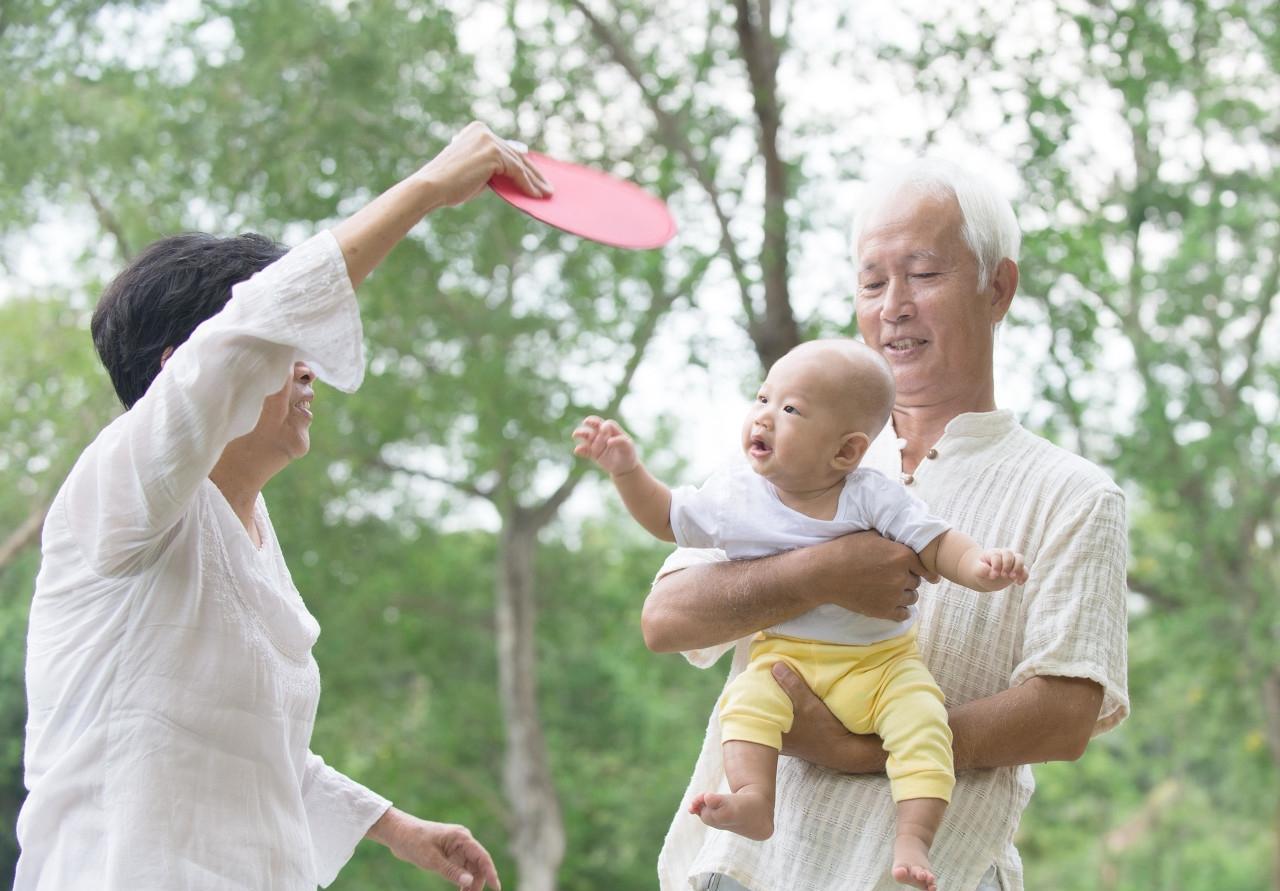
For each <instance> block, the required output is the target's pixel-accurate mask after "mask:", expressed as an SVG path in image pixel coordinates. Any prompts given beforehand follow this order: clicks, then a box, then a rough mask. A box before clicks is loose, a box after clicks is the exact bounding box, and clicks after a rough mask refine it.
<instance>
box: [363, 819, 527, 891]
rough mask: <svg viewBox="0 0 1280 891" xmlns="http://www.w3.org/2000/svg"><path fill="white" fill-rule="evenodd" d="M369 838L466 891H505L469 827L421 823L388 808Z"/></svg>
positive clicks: (370, 830)
mask: <svg viewBox="0 0 1280 891" xmlns="http://www.w3.org/2000/svg"><path fill="white" fill-rule="evenodd" d="M367 837H368V838H369V839H370V840H372V841H376V842H378V843H379V844H381V845H386V846H387V847H388V848H389V849H390V850H391V853H392V854H395V855H396V856H397V857H399V858H400V859H401V860H403V861H405V862H406V863H412V864H413V865H414V866H416V867H418V868H419V869H425V870H428V871H430V872H434V873H438V874H439V875H441V876H443V877H444V878H445V880H446V881H449V882H452V883H453V884H455V885H457V886H458V887H459V888H461V889H464V891H484V889H485V887H486V885H489V884H491V885H493V887H494V888H496V889H498V891H502V884H501V883H500V882H499V881H498V870H497V869H496V868H495V867H494V865H493V858H492V857H490V856H489V852H488V851H486V850H485V849H484V846H482V845H481V844H480V842H478V841H476V840H475V839H474V838H472V836H471V832H470V831H469V830H468V829H467V827H465V826H458V825H456V824H453V823H432V822H431V821H429V820H419V819H418V818H417V817H415V816H413V815H412V814H406V813H405V812H404V811H402V810H399V809H398V808H394V807H392V808H388V809H387V812H386V813H385V814H383V815H382V816H381V817H379V818H378V822H376V823H374V824H373V826H372V827H370V829H369V832H368V833H367Z"/></svg>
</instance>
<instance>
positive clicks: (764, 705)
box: [689, 638, 804, 840]
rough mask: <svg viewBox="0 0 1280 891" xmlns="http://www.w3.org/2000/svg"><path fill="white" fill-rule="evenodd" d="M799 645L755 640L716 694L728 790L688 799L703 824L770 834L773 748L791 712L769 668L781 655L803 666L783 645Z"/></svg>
mask: <svg viewBox="0 0 1280 891" xmlns="http://www.w3.org/2000/svg"><path fill="white" fill-rule="evenodd" d="M803 647H804V644H802V643H797V642H794V641H789V640H786V639H780V638H772V639H765V640H762V641H759V642H757V643H756V644H755V645H754V646H753V647H752V651H751V661H750V662H749V663H748V664H747V667H746V669H745V670H744V671H743V672H742V674H740V675H738V676H737V677H736V678H734V679H733V682H732V683H730V684H729V686H728V688H726V690H725V692H724V697H723V698H722V699H721V700H720V732H721V738H722V739H724V771H725V776H726V778H727V779H728V781H729V789H730V790H731V793H730V794H728V795H725V794H724V793H720V792H704V793H702V794H700V795H697V796H695V797H694V799H693V801H692V802H690V805H689V810H690V811H691V812H692V813H695V814H697V815H698V816H699V817H700V818H701V819H702V822H704V823H706V824H707V825H708V826H713V827H715V828H716V829H727V830H729V831H730V832H736V833H738V834H739V835H743V836H746V837H747V838H753V839H757V840H763V839H766V838H768V837H769V836H771V835H773V799H774V790H775V787H776V785H777V774H778V750H779V749H781V748H782V734H783V733H785V732H787V731H788V730H790V729H791V722H792V720H793V719H794V714H793V708H792V705H791V698H790V697H789V696H787V694H786V693H785V692H784V691H783V689H782V688H781V687H779V686H778V682H777V681H775V680H774V679H773V674H772V673H771V671H770V669H771V668H772V666H773V664H774V663H775V662H778V661H779V660H784V661H786V662H787V664H788V665H791V666H792V667H793V668H795V669H796V671H801V672H802V670H803V669H802V667H801V664H800V662H799V660H797V659H795V658H794V657H792V655H791V654H790V653H788V652H786V651H787V650H788V649H790V648H803Z"/></svg>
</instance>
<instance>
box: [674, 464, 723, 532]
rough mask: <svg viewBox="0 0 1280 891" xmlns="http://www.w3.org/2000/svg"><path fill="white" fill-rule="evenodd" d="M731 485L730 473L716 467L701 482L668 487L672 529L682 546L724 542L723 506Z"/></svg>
mask: <svg viewBox="0 0 1280 891" xmlns="http://www.w3.org/2000/svg"><path fill="white" fill-rule="evenodd" d="M731 489H732V484H731V475H730V474H729V473H728V472H727V471H723V470H722V471H718V472H716V473H714V474H712V475H711V477H710V478H709V479H708V480H707V481H706V482H705V483H703V484H702V485H701V486H699V487H697V488H695V487H693V486H679V487H678V488H675V489H672V490H671V532H672V534H673V535H675V539H676V544H678V545H680V547H682V548H719V547H723V546H724V540H725V532H726V530H725V528H724V518H725V516H726V513H725V508H726V507H727V506H728V504H727V502H728V501H729V499H730V492H731Z"/></svg>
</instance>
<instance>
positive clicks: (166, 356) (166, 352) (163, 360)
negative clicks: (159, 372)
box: [160, 347, 173, 368]
mask: <svg viewBox="0 0 1280 891" xmlns="http://www.w3.org/2000/svg"><path fill="white" fill-rule="evenodd" d="M172 355H173V347H165V348H164V352H163V353H161V354H160V367H161V368H164V363H166V362H168V361H169V357H170V356H172Z"/></svg>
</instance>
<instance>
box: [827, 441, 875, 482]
mask: <svg viewBox="0 0 1280 891" xmlns="http://www.w3.org/2000/svg"><path fill="white" fill-rule="evenodd" d="M870 445H871V439H870V438H869V437H868V436H867V434H865V433H846V434H845V436H844V439H843V440H841V441H840V448H839V449H837V450H836V455H835V457H834V458H832V459H831V466H832V467H834V468H835V469H836V470H839V471H840V472H841V473H849V472H850V471H852V470H853V469H854V468H856V467H857V466H858V464H859V463H861V461H862V456H863V455H865V454H866V453H867V448H868V447H869V446H870Z"/></svg>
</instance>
